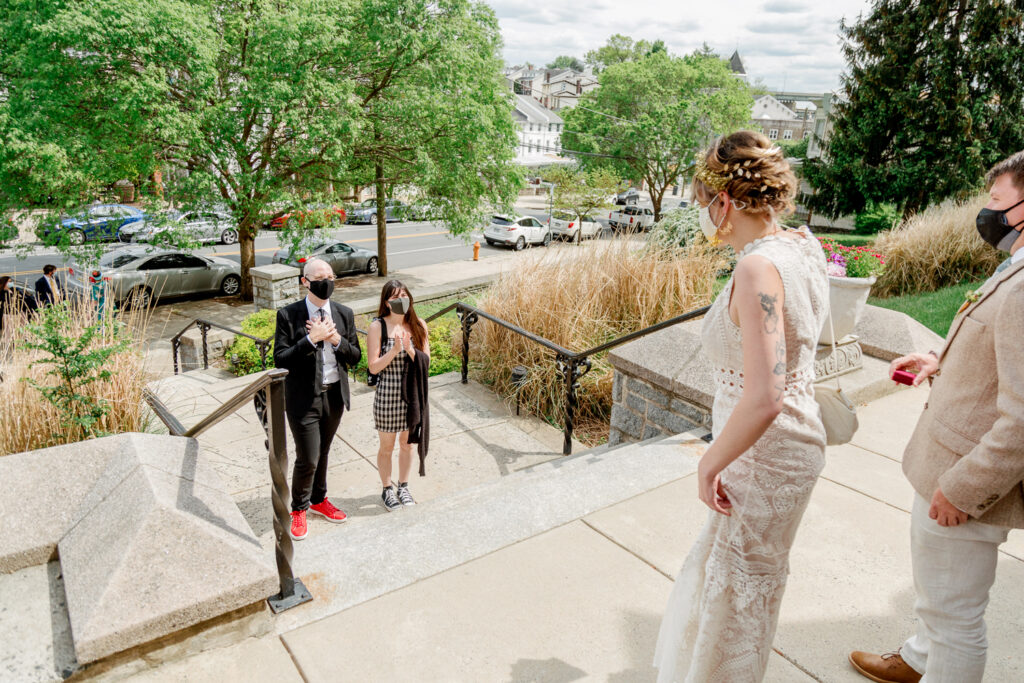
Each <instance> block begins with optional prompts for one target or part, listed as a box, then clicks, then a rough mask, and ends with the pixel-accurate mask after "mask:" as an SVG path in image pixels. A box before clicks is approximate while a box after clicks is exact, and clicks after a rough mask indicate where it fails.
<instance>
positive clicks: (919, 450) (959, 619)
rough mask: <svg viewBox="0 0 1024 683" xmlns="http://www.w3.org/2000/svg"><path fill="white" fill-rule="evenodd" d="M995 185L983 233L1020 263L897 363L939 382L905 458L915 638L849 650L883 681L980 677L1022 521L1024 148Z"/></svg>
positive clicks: (1004, 267) (1006, 267)
mask: <svg viewBox="0 0 1024 683" xmlns="http://www.w3.org/2000/svg"><path fill="white" fill-rule="evenodd" d="M986 182H987V186H988V188H989V195H990V198H991V200H990V201H989V203H988V204H987V205H986V206H985V208H984V209H982V210H981V212H980V213H979V214H978V218H977V227H978V232H979V233H980V234H981V236H982V238H983V239H984V240H985V241H986V242H989V243H990V244H992V245H993V246H995V247H997V248H999V249H1002V250H1004V251H1009V252H1010V254H1011V256H1010V258H1009V259H1007V260H1006V261H1005V262H1004V263H1003V264H1001V265H1000V267H999V270H997V271H996V273H995V275H993V276H992V277H991V278H989V280H988V281H987V282H985V284H984V285H983V286H982V287H981V289H980V290H979V291H978V292H977V294H976V295H970V296H968V300H967V301H966V302H965V303H964V306H963V307H962V308H961V309H960V312H959V314H958V315H957V317H956V318H955V319H954V320H953V324H952V326H950V329H949V334H948V335H947V337H946V343H945V345H944V346H943V348H942V350H941V351H940V352H939V353H927V354H921V353H913V354H910V355H909V356H904V357H902V358H897V359H896V360H894V361H893V362H892V365H891V367H890V371H894V370H910V371H916V372H917V378H916V379H915V381H914V384H915V386H916V385H918V384H920V383H921V382H922V381H924V380H925V379H928V380H930V381H933V384H932V390H931V394H930V395H929V397H928V402H927V403H925V407H924V412H923V413H922V414H921V418H920V419H919V420H918V423H917V428H916V429H915V430H914V434H913V436H912V437H911V440H910V443H909V444H908V445H907V449H906V451H905V452H904V454H903V472H904V473H905V474H906V475H907V479H909V480H910V483H911V484H912V485H913V486H914V489H915V491H916V492H917V495H916V496H915V500H914V508H913V513H912V516H911V554H912V557H913V566H914V588H915V591H916V593H917V601H916V603H915V605H914V612H915V614H916V616H917V621H918V629H917V633H916V634H915V635H913V636H912V637H911V638H909V639H908V640H907V641H906V642H905V643H904V644H903V647H902V648H900V649H899V650H898V651H897V652H891V653H888V654H884V655H874V654H868V653H865V652H853V653H852V654H851V655H850V663H851V664H853V667H854V668H855V669H856V670H857V671H859V672H860V673H861V674H863V675H864V676H866V677H867V678H870V679H871V680H874V681H878V682H879V683H888V682H892V683H917V682H918V681H922V680H923V681H926V682H927V683H938V682H939V681H942V682H949V683H975V682H980V681H981V679H982V674H983V673H984V671H985V651H986V647H987V641H986V638H985V607H986V606H987V604H988V593H989V588H991V586H992V583H993V581H995V572H996V559H997V551H998V549H999V545H1000V544H1001V543H1003V542H1004V541H1005V540H1006V538H1007V534H1008V533H1009V530H1010V529H1020V528H1024V484H1022V480H1024V235H1022V232H1021V231H1022V228H1024V152H1018V153H1017V154H1014V155H1013V156H1011V157H1010V158H1008V159H1006V160H1004V161H1002V162H1000V163H998V164H996V166H994V167H993V168H992V170H991V171H989V173H988V175H987V176H986ZM922 676H923V677H924V678H923V679H922Z"/></svg>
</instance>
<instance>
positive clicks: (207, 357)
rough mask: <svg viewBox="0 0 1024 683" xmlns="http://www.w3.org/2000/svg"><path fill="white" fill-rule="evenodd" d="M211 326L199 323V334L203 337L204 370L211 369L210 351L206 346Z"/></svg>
mask: <svg viewBox="0 0 1024 683" xmlns="http://www.w3.org/2000/svg"><path fill="white" fill-rule="evenodd" d="M209 330H210V326H209V325H207V324H206V323H199V332H200V334H202V336H203V370H209V369H210V351H209V349H208V348H207V345H206V333H207V332H209Z"/></svg>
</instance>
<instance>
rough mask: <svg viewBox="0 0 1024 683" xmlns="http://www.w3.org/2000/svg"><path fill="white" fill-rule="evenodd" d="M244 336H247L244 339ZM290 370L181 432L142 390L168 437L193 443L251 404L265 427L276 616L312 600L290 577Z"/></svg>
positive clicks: (269, 374)
mask: <svg viewBox="0 0 1024 683" xmlns="http://www.w3.org/2000/svg"><path fill="white" fill-rule="evenodd" d="M247 336H248V335H247ZM287 375H288V371H287V370H284V369H281V368H274V369H272V370H268V371H265V372H263V373H262V374H261V375H260V376H259V377H257V378H256V379H255V380H254V381H253V382H251V383H250V384H249V385H248V386H246V387H245V388H244V389H242V390H241V391H239V392H238V393H236V394H235V395H234V396H232V397H231V398H229V399H228V400H227V401H225V402H224V403H222V404H221V405H220V407H218V408H217V409H216V410H214V411H213V412H212V413H210V414H209V415H207V416H206V417H205V418H204V419H202V420H200V421H199V422H197V423H196V424H195V425H193V426H192V427H190V428H188V429H185V427H183V426H182V424H181V421H180V420H178V418H176V417H175V416H174V415H173V414H172V413H171V411H170V410H169V409H168V408H167V406H166V405H165V404H164V402H163V401H161V400H160V398H159V397H158V396H157V395H156V394H155V393H153V392H152V391H150V390H149V389H146V390H145V391H144V393H143V396H144V397H145V399H146V402H147V403H148V404H149V405H150V407H151V408H152V409H153V412H154V413H155V414H156V416H157V417H158V418H160V421H161V422H163V423H164V424H165V425H167V431H168V432H169V433H170V434H171V435H172V436H183V437H189V438H195V437H197V436H199V435H200V434H202V433H203V432H205V431H206V430H207V429H209V428H210V427H213V426H214V425H215V424H217V423H218V422H220V421H221V420H223V419H224V418H226V417H228V416H229V415H231V414H232V413H234V412H236V411H237V410H238V409H239V408H241V407H242V406H243V405H246V404H247V403H248V402H249V401H252V402H253V404H254V405H255V408H256V415H257V417H259V419H260V422H261V423H262V424H263V430H264V432H265V433H266V435H267V440H266V446H267V454H268V458H269V460H270V479H271V482H272V484H273V485H272V486H271V489H270V499H271V504H272V505H273V508H274V555H275V558H276V560H277V576H278V580H279V583H280V587H281V592H280V593H278V594H277V595H274V596H271V597H270V598H268V599H267V602H268V603H270V609H271V610H273V612H274V613H275V614H277V613H278V612H281V611H283V610H286V609H289V608H290V607H295V606H296V605H301V604H302V603H304V602H309V601H310V600H312V599H313V596H312V595H311V594H310V592H309V590H307V589H306V586H305V585H303V583H302V580H301V579H298V578H296V577H295V574H294V573H293V572H292V555H293V551H294V548H293V547H292V538H291V536H290V535H289V533H288V528H289V526H290V525H291V515H290V514H289V506H288V503H287V501H288V499H289V493H288V480H287V477H286V474H287V471H288V451H287V448H286V440H285V415H284V380H285V377H287Z"/></svg>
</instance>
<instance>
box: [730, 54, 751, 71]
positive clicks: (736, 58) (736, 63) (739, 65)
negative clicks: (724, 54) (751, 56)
mask: <svg viewBox="0 0 1024 683" xmlns="http://www.w3.org/2000/svg"><path fill="white" fill-rule="evenodd" d="M729 68H730V69H732V70H733V72H734V73H738V74H744V75H745V74H746V73H747V70H746V69H744V68H743V60H742V59H740V51H739V50H736V51H735V52H733V53H732V57H729Z"/></svg>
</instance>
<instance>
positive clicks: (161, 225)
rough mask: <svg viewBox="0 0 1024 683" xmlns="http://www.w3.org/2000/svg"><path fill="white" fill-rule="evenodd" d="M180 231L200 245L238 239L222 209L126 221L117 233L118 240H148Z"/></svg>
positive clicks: (231, 241)
mask: <svg viewBox="0 0 1024 683" xmlns="http://www.w3.org/2000/svg"><path fill="white" fill-rule="evenodd" d="M171 231H181V232H182V233H184V234H186V235H188V236H189V237H191V238H192V239H194V240H196V241H197V242H201V243H203V244H206V243H209V242H220V243H221V244H235V243H236V242H238V226H237V225H236V223H235V219H233V218H232V217H231V216H230V215H228V214H227V213H225V212H223V211H211V210H205V211H188V212H185V213H182V212H180V211H172V212H170V213H169V214H167V215H166V216H165V217H164V218H163V220H147V221H145V222H143V223H138V224H134V223H132V224H129V225H126V226H124V227H123V228H121V232H120V233H118V235H119V237H120V240H121V241H122V242H152V241H153V238H154V237H155V236H156V235H158V234H159V233H163V232H171Z"/></svg>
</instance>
